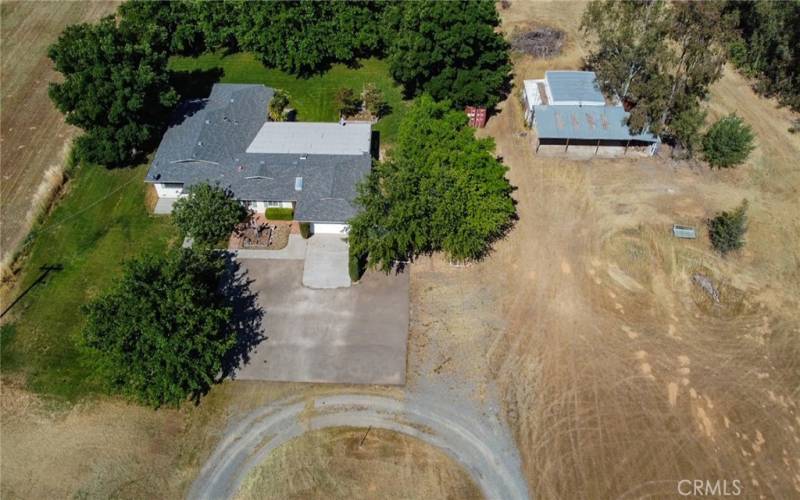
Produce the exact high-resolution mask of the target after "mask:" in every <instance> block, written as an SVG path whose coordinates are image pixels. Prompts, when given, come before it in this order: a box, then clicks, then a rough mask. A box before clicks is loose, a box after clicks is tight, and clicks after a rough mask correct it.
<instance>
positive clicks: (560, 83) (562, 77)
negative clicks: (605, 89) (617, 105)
mask: <svg viewBox="0 0 800 500" xmlns="http://www.w3.org/2000/svg"><path fill="white" fill-rule="evenodd" d="M544 77H545V79H546V80H547V85H548V86H549V87H550V94H551V95H552V96H553V101H554V102H553V103H551V104H556V103H558V102H579V103H584V104H597V105H601V106H602V105H604V104H605V102H606V100H605V98H604V97H603V93H602V92H600V87H599V86H598V85H597V75H595V73H594V71H545V73H544Z"/></svg>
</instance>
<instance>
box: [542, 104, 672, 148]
mask: <svg viewBox="0 0 800 500" xmlns="http://www.w3.org/2000/svg"><path fill="white" fill-rule="evenodd" d="M627 121H628V113H627V112H626V111H625V110H624V109H623V108H622V106H537V109H536V132H537V136H538V137H537V141H536V152H537V153H538V152H539V148H540V147H542V146H558V147H563V148H564V152H567V151H569V150H570V147H571V148H573V151H576V150H578V151H583V152H586V153H590V154H598V153H599V152H600V149H601V148H603V152H604V153H612V154H618V153H621V154H627V153H628V151H629V150H630V149H633V150H634V151H639V152H644V153H646V154H647V155H650V156H652V155H653V154H655V152H656V150H657V148H658V144H659V139H658V137H657V136H655V135H653V134H651V133H650V132H647V131H642V132H640V133H638V134H635V133H632V132H631V131H630V129H629V128H628V125H627Z"/></svg>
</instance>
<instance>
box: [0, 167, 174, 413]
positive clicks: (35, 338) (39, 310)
mask: <svg viewBox="0 0 800 500" xmlns="http://www.w3.org/2000/svg"><path fill="white" fill-rule="evenodd" d="M146 171H147V166H146V165H140V166H138V167H136V168H127V169H116V170H109V169H106V168H105V167H101V166H97V165H85V166H82V167H79V168H77V169H76V170H75V172H74V177H73V178H72V180H70V181H69V183H68V184H67V193H66V195H65V196H64V198H63V199H62V200H61V201H60V202H59V203H58V205H57V207H56V208H55V209H54V210H53V212H52V213H51V214H50V215H49V216H48V217H47V218H46V219H45V221H44V222H43V223H42V224H41V226H39V227H37V228H36V229H34V232H33V233H32V235H31V237H30V238H31V239H32V242H31V244H30V245H31V246H30V250H29V252H28V253H27V257H26V260H25V262H24V263H23V265H24V269H25V272H24V274H23V276H22V277H21V282H20V283H19V286H17V288H16V291H15V294H14V297H17V296H19V295H20V294H21V293H23V292H24V291H25V290H27V289H28V288H30V290H29V291H28V292H27V293H26V294H25V295H24V296H23V298H22V299H21V300H20V301H19V302H18V303H17V304H15V305H14V306H13V308H12V309H11V310H10V312H9V313H8V316H9V317H10V321H9V322H8V323H7V324H5V325H4V326H3V328H2V342H0V347H2V351H1V354H2V359H1V361H2V362H1V363H0V369H2V373H3V374H4V375H8V374H22V375H25V376H26V377H27V381H28V384H29V386H30V388H31V389H33V390H35V391H37V392H41V393H45V394H50V395H54V396H58V397H62V398H65V399H68V400H74V399H76V398H78V397H80V396H82V395H85V394H90V393H95V392H97V391H100V390H101V385H100V383H99V381H98V380H94V379H93V377H92V367H91V359H89V357H88V356H86V354H85V353H83V352H82V350H81V349H80V347H79V339H80V333H81V329H82V328H83V325H84V315H83V312H82V311H81V306H83V305H84V304H86V303H87V302H88V301H89V300H91V299H92V298H93V297H96V296H97V295H99V294H101V293H103V292H105V291H106V290H108V288H109V287H110V286H111V285H112V284H113V283H114V281H115V279H116V278H117V277H118V276H119V275H120V272H121V268H122V264H123V262H124V261H125V260H126V259H130V258H133V257H135V256H138V255H140V254H142V253H144V252H162V251H164V250H165V249H166V248H167V247H168V246H169V245H170V244H175V242H176V241H177V239H178V238H177V231H176V229H175V228H174V226H173V225H172V223H171V221H170V218H168V217H155V216H152V215H150V214H149V213H148V212H147V209H146V206H145V187H146V186H145V184H144V183H143V181H142V180H143V178H144V175H145V173H146ZM47 267H50V268H53V270H51V271H50V272H49V273H48V274H47V275H46V277H45V278H44V280H42V281H41V282H39V283H36V281H37V280H38V279H39V278H40V276H41V275H42V274H43V272H44V270H45V269H46V268H47ZM34 283H36V284H34ZM31 285H33V286H32V287H31ZM4 306H5V304H4Z"/></svg>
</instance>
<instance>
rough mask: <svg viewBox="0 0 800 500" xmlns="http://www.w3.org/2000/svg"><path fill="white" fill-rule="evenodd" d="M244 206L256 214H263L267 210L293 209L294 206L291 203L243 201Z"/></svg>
mask: <svg viewBox="0 0 800 500" xmlns="http://www.w3.org/2000/svg"><path fill="white" fill-rule="evenodd" d="M242 203H243V204H244V206H246V207H247V208H249V209H251V210H253V211H255V212H258V213H262V214H263V213H264V212H266V211H267V209H268V208H293V207H294V204H293V203H292V202H291V201H277V202H275V201H243V202H242Z"/></svg>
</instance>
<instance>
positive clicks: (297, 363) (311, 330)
mask: <svg viewBox="0 0 800 500" xmlns="http://www.w3.org/2000/svg"><path fill="white" fill-rule="evenodd" d="M238 262H239V263H240V270H239V272H240V273H245V276H244V277H245V279H246V280H247V281H249V288H250V290H251V291H252V292H254V293H256V294H257V295H258V304H259V306H260V307H261V308H262V310H263V313H264V317H263V320H262V324H261V327H262V329H263V332H262V333H263V336H264V337H265V338H264V339H263V340H262V341H261V342H260V343H259V344H258V345H256V346H255V347H254V348H253V349H252V350H251V351H250V353H249V359H248V360H247V362H246V363H244V364H243V366H241V367H240V368H239V369H238V370H237V371H236V372H235V375H234V377H235V378H238V379H245V380H247V379H250V380H275V381H294V382H338V383H357V384H392V385H395V384H396V385H401V384H404V383H405V368H406V344H407V338H408V310H409V309H408V273H402V274H398V275H395V274H392V275H389V276H386V275H384V274H383V273H376V272H368V273H367V274H366V275H365V276H364V277H363V279H362V280H361V282H360V283H359V284H358V285H355V286H352V287H350V288H340V289H334V290H313V289H309V288H306V287H304V286H303V285H302V284H301V280H302V276H303V261H287V260H283V261H278V260H263V259H259V260H255V259H253V260H247V259H239V261H238Z"/></svg>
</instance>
